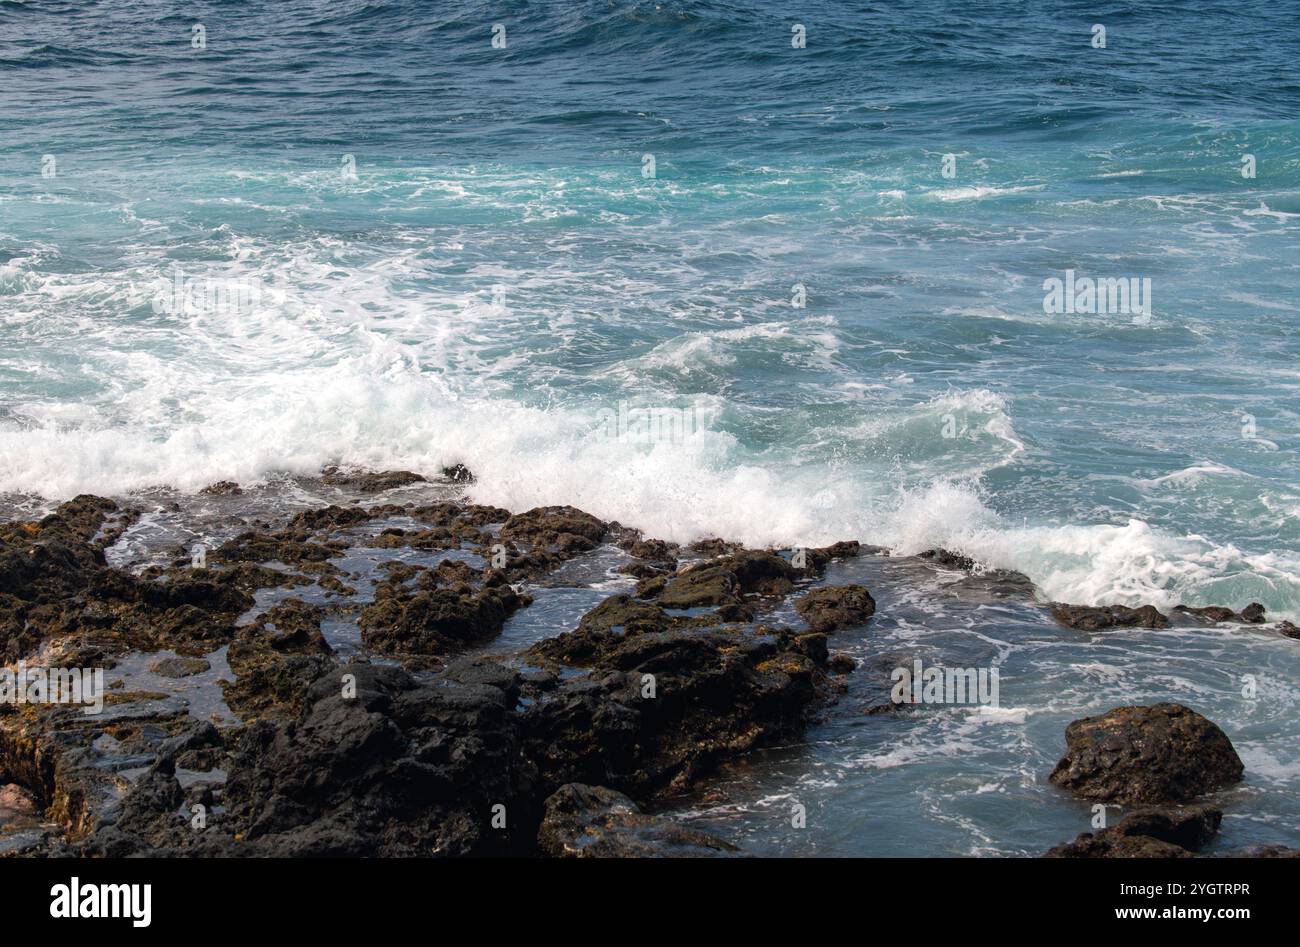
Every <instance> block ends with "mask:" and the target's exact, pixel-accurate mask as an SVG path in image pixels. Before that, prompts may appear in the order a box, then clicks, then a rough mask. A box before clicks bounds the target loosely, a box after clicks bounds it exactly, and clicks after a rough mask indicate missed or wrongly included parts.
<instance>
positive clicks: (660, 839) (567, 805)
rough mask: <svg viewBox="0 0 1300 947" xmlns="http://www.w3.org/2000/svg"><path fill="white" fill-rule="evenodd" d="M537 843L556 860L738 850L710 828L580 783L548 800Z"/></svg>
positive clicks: (687, 855)
mask: <svg viewBox="0 0 1300 947" xmlns="http://www.w3.org/2000/svg"><path fill="white" fill-rule="evenodd" d="M537 845H538V847H539V848H540V849H541V851H542V854H544V855H549V856H551V857H553V858H701V857H710V856H716V855H725V854H730V853H732V852H736V851H739V850H738V849H737V848H736V847H735V846H734V845H732V844H731V843H729V842H725V841H723V840H722V839H720V838H718V837H716V836H713V835H709V834H708V833H707V832H701V831H698V830H696V829H691V828H687V827H685V826H682V825H678V824H677V823H675V822H673V821H671V820H668V819H662V818H657V817H655V816H650V815H646V814H645V813H643V812H642V811H641V807H640V806H638V805H637V804H636V803H635V802H633V801H632V800H631V799H629V798H628V797H627V796H625V795H623V794H622V793H619V792H614V791H613V790H612V789H606V788H604V787H603V786H586V785H583V784H581V783H569V784H567V785H564V786H561V787H560V788H559V789H558V790H557V791H556V792H555V793H554V794H553V795H552V796H551V797H550V798H549V799H547V800H546V809H545V813H544V814H543V816H542V825H541V828H540V829H538V832H537Z"/></svg>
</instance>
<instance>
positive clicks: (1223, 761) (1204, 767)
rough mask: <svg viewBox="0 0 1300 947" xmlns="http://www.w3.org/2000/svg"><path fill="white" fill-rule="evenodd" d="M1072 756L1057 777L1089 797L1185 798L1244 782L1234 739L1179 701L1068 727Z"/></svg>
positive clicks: (1113, 712)
mask: <svg viewBox="0 0 1300 947" xmlns="http://www.w3.org/2000/svg"><path fill="white" fill-rule="evenodd" d="M1065 742H1066V755H1065V756H1064V757H1062V759H1061V761H1060V762H1059V763H1057V764H1056V768H1055V769H1053V770H1052V774H1051V777H1050V778H1051V781H1052V782H1053V783H1055V784H1056V785H1057V786H1060V787H1061V788H1063V789H1068V790H1070V791H1071V792H1073V793H1074V794H1075V795H1078V796H1082V797H1083V798H1085V799H1095V800H1098V801H1102V802H1115V803H1124V804H1129V803H1146V804H1161V803H1169V802H1186V801H1188V800H1191V799H1193V798H1195V797H1196V796H1199V795H1201V794H1202V793H1207V792H1214V791H1215V790H1218V789H1222V788H1224V787H1226V786H1229V785H1231V784H1232V783H1235V782H1237V781H1238V780H1239V779H1241V774H1242V772H1243V770H1244V767H1243V766H1242V763H1241V759H1240V758H1239V757H1238V756H1237V752H1236V750H1234V749H1233V747H1232V743H1231V741H1230V740H1229V739H1228V737H1227V736H1226V735H1225V734H1224V732H1223V731H1222V730H1220V729H1219V728H1218V727H1217V726H1215V725H1214V724H1213V723H1211V722H1210V721H1209V720H1206V719H1205V718H1204V717H1202V716H1201V715H1200V714H1198V713H1196V712H1195V711H1193V710H1189V709H1188V708H1186V707H1183V706H1182V705H1180V704H1155V705H1153V706H1150V707H1117V708H1115V709H1113V710H1109V711H1107V712H1106V713H1104V714H1101V715H1100V716H1096V717H1085V718H1083V719H1082V720H1076V721H1074V722H1073V723H1071V724H1070V725H1069V726H1068V727H1067V728H1066V730H1065Z"/></svg>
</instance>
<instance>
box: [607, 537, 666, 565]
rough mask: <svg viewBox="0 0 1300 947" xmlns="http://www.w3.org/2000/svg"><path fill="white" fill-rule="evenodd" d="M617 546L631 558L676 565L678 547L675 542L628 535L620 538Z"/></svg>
mask: <svg viewBox="0 0 1300 947" xmlns="http://www.w3.org/2000/svg"><path fill="white" fill-rule="evenodd" d="M618 547H619V548H620V549H623V550H625V551H626V552H627V554H628V555H630V556H631V557H632V558H633V559H646V560H649V561H650V562H657V563H661V564H666V566H667V567H670V568H676V566H677V553H678V551H679V548H678V546H677V544H676V543H666V542H664V541H663V540H662V539H640V538H638V537H628V538H627V539H623V540H620V541H619V543H618Z"/></svg>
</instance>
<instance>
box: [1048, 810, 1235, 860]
mask: <svg viewBox="0 0 1300 947" xmlns="http://www.w3.org/2000/svg"><path fill="white" fill-rule="evenodd" d="M1222 821H1223V813H1222V812H1221V811H1220V810H1218V809H1215V808H1212V807H1210V806H1188V807H1186V808H1177V807H1172V806H1166V807H1155V808H1144V809H1137V810H1135V811H1133V812H1130V813H1128V814H1126V815H1125V816H1124V817H1123V818H1122V819H1120V821H1119V822H1118V824H1116V825H1114V826H1111V827H1109V828H1105V829H1102V830H1101V831H1100V832H1097V833H1096V834H1095V835H1094V834H1093V833H1090V832H1084V833H1082V834H1081V835H1079V837H1078V838H1076V839H1075V840H1074V841H1073V842H1067V843H1066V844H1064V845H1058V846H1056V847H1055V848H1053V849H1051V850H1049V851H1048V852H1047V853H1046V857H1048V858H1184V857H1187V856H1188V855H1190V854H1191V853H1192V852H1199V851H1200V850H1201V849H1202V848H1204V847H1205V846H1206V845H1208V844H1209V843H1210V841H1211V840H1212V839H1213V838H1214V836H1215V834H1216V833H1217V832H1218V831H1219V823H1220V822H1222Z"/></svg>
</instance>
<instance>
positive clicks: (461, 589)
mask: <svg viewBox="0 0 1300 947" xmlns="http://www.w3.org/2000/svg"><path fill="white" fill-rule="evenodd" d="M434 575H436V573H425V576H434ZM422 578H423V577H422ZM530 601H531V599H530V598H528V597H526V596H521V595H519V594H518V593H516V592H515V590H514V589H513V588H511V587H510V586H509V585H504V584H502V585H498V586H495V587H487V586H486V585H485V586H484V587H483V588H479V589H474V588H473V587H472V586H470V585H468V584H466V583H463V582H453V583H452V584H450V585H447V586H435V587H424V588H419V589H417V590H415V591H412V590H409V589H407V588H405V587H404V586H403V585H402V584H401V583H400V582H392V581H390V582H385V583H381V584H380V585H379V586H377V587H376V589H375V600H374V602H373V603H372V604H370V605H368V606H366V607H365V608H364V609H363V610H362V611H361V616H360V618H359V619H358V624H359V625H360V626H361V640H362V641H363V642H365V644H366V646H367V647H370V648H372V649H374V650H376V651H380V652H383V653H385V654H414V655H436V654H446V653H449V652H453V651H456V650H458V649H462V648H464V647H466V646H467V645H471V644H475V643H477V642H481V641H486V640H488V639H490V638H493V637H495V636H496V635H498V634H500V632H501V628H502V626H503V625H504V624H505V621H506V619H507V618H509V617H510V615H511V614H513V613H514V612H515V610H516V609H518V608H521V607H523V606H524V605H526V604H528V602H530Z"/></svg>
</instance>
